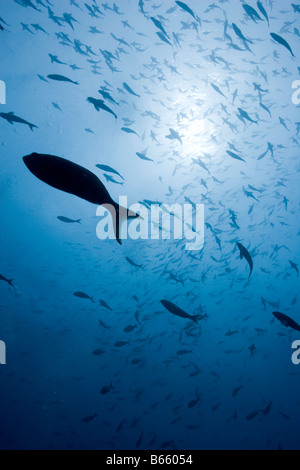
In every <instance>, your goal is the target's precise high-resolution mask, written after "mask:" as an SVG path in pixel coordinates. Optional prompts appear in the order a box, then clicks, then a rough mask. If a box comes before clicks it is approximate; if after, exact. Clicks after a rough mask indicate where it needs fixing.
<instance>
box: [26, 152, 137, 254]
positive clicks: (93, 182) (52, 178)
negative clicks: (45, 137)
mask: <svg viewBox="0 0 300 470" xmlns="http://www.w3.org/2000/svg"><path fill="white" fill-rule="evenodd" d="M23 160H24V163H25V165H26V166H27V168H28V169H29V170H30V171H31V173H32V174H33V175H34V176H36V177H37V178H38V179H39V180H41V181H43V182H44V183H46V184H48V185H49V186H52V187H53V188H56V189H59V190H60V191H64V192H65V193H69V194H73V195H74V196H77V197H79V198H81V199H84V200H86V201H88V202H91V203H92V204H97V205H99V206H102V205H105V206H107V208H108V210H110V209H111V214H112V216H113V221H114V230H115V235H116V239H117V241H118V243H119V244H120V245H121V244H122V242H121V239H120V227H121V224H122V221H124V220H126V218H128V219H136V218H138V217H139V215H138V214H135V213H134V212H131V211H127V209H123V208H121V207H120V206H119V205H118V204H117V203H116V202H114V201H113V199H112V198H111V196H110V195H109V193H108V191H107V189H106V188H105V186H104V184H103V183H101V181H100V180H99V178H98V177H97V176H96V175H94V173H92V172H90V171H89V170H87V169H86V168H83V167H82V166H80V165H77V164H76V163H73V162H70V161H69V160H65V159H64V158H61V157H56V156H53V155H41V154H38V153H32V154H31V155H27V156H25V157H24V158H23ZM112 208H113V209H114V210H115V214H114V213H113V211H112ZM122 209H123V210H122ZM120 214H121V220H120ZM122 219H123V220H122Z"/></svg>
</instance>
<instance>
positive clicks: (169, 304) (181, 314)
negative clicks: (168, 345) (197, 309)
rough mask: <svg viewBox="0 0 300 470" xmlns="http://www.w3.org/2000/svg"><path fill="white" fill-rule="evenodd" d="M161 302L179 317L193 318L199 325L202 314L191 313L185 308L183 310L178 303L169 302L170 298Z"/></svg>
mask: <svg viewBox="0 0 300 470" xmlns="http://www.w3.org/2000/svg"><path fill="white" fill-rule="evenodd" d="M160 303H161V304H162V305H163V306H164V307H165V308H166V309H167V310H168V311H169V312H170V313H172V314H173V315H176V316H177V317H180V318H186V319H188V320H192V321H193V322H194V323H196V324H197V325H198V322H199V320H200V315H189V314H188V313H186V312H185V311H184V310H181V308H179V307H177V305H175V304H173V303H172V302H169V301H168V300H161V302H160Z"/></svg>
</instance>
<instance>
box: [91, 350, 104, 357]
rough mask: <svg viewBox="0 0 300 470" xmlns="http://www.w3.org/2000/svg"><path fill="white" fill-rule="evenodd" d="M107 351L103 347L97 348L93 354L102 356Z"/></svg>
mask: <svg viewBox="0 0 300 470" xmlns="http://www.w3.org/2000/svg"><path fill="white" fill-rule="evenodd" d="M104 353H105V351H103V349H96V350H95V351H93V356H102V354H104Z"/></svg>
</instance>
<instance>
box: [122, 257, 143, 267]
mask: <svg viewBox="0 0 300 470" xmlns="http://www.w3.org/2000/svg"><path fill="white" fill-rule="evenodd" d="M126 260H127V261H128V263H129V264H131V266H134V267H135V268H142V267H143V265H141V264H136V263H135V262H134V261H132V259H130V258H128V257H126Z"/></svg>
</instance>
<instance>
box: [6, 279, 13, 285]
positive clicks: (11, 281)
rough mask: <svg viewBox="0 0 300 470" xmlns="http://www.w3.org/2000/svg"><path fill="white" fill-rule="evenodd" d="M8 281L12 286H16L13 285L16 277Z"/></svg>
mask: <svg viewBox="0 0 300 470" xmlns="http://www.w3.org/2000/svg"><path fill="white" fill-rule="evenodd" d="M7 282H8V284H9V285H10V286H11V287H14V285H13V282H14V279H8V281H7Z"/></svg>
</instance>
